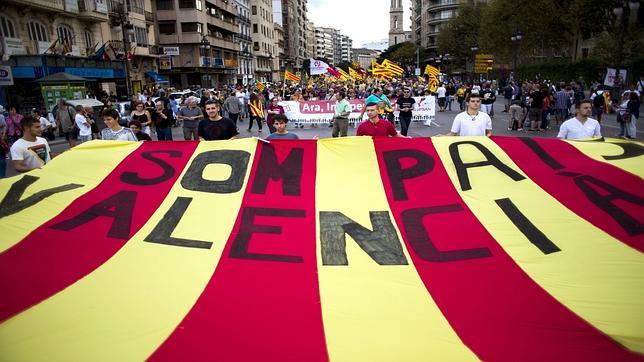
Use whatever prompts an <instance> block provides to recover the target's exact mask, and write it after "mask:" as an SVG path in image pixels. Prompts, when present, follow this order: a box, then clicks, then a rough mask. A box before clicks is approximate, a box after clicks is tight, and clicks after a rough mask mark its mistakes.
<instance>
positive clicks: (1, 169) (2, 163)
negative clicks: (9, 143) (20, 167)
mask: <svg viewBox="0 0 644 362" xmlns="http://www.w3.org/2000/svg"><path fill="white" fill-rule="evenodd" d="M5 177H7V159H6V158H5V157H4V156H0V178H5Z"/></svg>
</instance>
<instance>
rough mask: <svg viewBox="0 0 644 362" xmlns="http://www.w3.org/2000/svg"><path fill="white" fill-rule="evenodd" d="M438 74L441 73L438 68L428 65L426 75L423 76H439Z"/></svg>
mask: <svg viewBox="0 0 644 362" xmlns="http://www.w3.org/2000/svg"><path fill="white" fill-rule="evenodd" d="M438 73H439V72H438V68H436V67H434V66H431V65H429V64H427V65H426V66H425V73H423V74H429V75H433V76H437V75H438Z"/></svg>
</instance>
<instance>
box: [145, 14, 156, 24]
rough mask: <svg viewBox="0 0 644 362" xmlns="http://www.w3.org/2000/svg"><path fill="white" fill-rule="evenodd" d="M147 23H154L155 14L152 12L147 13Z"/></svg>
mask: <svg viewBox="0 0 644 362" xmlns="http://www.w3.org/2000/svg"><path fill="white" fill-rule="evenodd" d="M145 21H149V22H152V23H154V14H153V13H152V12H150V11H146V12H145Z"/></svg>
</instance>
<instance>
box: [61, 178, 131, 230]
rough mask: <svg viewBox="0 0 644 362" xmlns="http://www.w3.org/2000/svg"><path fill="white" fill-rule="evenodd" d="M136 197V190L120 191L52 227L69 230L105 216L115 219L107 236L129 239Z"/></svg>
mask: <svg viewBox="0 0 644 362" xmlns="http://www.w3.org/2000/svg"><path fill="white" fill-rule="evenodd" d="M136 197H137V193H136V192H134V191H126V190H124V191H119V192H118V193H116V194H114V195H112V196H110V197H109V198H107V199H105V200H103V201H101V202H99V203H97V204H95V205H93V206H92V207H90V208H89V209H87V210H85V211H83V212H82V213H81V214H78V215H76V216H75V217H73V218H71V219H69V220H65V221H62V222H60V223H58V224H56V225H53V226H52V227H51V228H52V229H56V230H65V231H68V230H71V229H74V228H77V227H79V226H81V225H83V224H86V223H88V222H90V221H92V220H94V219H96V218H97V217H100V216H103V217H110V218H112V219H114V220H113V221H112V226H111V227H110V230H109V231H108V232H107V236H109V237H111V238H116V239H128V238H129V237H130V226H131V223H132V215H133V212H134V205H135V204H136Z"/></svg>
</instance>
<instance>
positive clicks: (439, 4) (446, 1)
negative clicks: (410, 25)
mask: <svg viewBox="0 0 644 362" xmlns="http://www.w3.org/2000/svg"><path fill="white" fill-rule="evenodd" d="M461 3H462V1H461V0H440V1H434V2H431V3H430V4H429V6H428V7H427V11H429V12H434V11H439V10H449V9H455V8H457V7H458V6H459V5H460V4H461Z"/></svg>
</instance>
